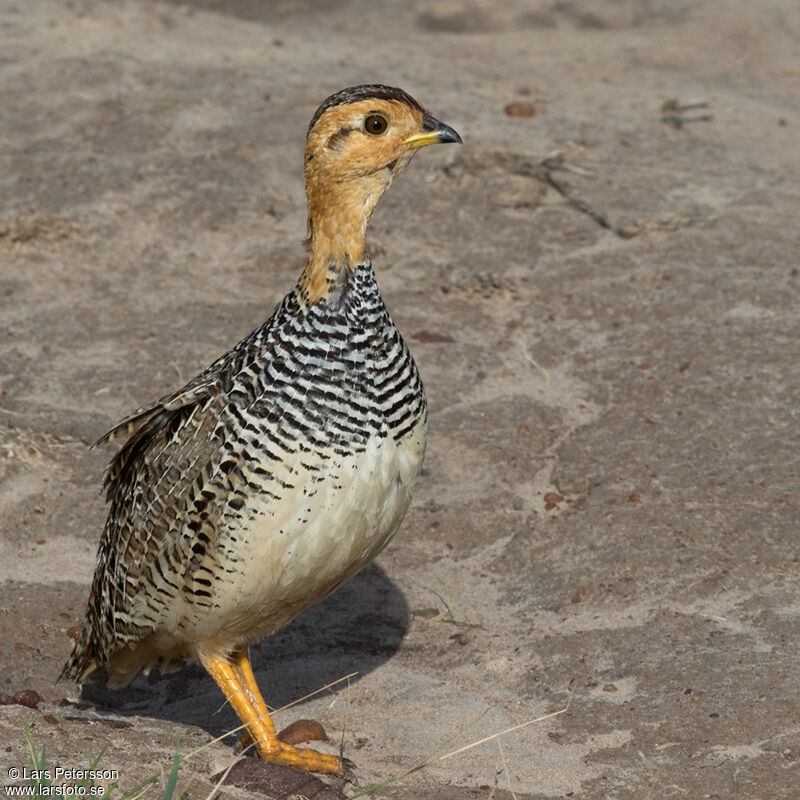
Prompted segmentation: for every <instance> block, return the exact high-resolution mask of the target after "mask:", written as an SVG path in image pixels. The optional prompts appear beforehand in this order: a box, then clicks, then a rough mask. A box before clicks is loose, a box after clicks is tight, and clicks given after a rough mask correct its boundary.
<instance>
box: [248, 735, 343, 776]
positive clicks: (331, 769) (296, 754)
mask: <svg viewBox="0 0 800 800" xmlns="http://www.w3.org/2000/svg"><path fill="white" fill-rule="evenodd" d="M256 748H257V749H258V754H259V755H260V756H261V758H263V759H264V761H268V762H269V763H270V764H285V765H286V766H289V767H294V768H295V769H301V770H303V772H318V773H320V774H322V775H338V776H339V777H343V776H344V764H343V763H342V759H341V758H339V756H332V755H328V754H327V753H319V752H317V751H316V750H307V749H305V748H301V747H295V746H294V745H291V744H285V743H284V742H281V741H279V740H278V739H270V740H267V741H264V740H261V741H259V742H256Z"/></svg>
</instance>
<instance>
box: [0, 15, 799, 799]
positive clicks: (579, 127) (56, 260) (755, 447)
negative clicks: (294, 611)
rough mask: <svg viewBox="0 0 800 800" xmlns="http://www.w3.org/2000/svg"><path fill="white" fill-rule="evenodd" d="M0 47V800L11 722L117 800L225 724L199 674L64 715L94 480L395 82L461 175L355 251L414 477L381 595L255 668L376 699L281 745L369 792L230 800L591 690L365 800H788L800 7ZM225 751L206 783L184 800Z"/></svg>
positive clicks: (793, 763) (302, 21)
mask: <svg viewBox="0 0 800 800" xmlns="http://www.w3.org/2000/svg"><path fill="white" fill-rule="evenodd" d="M0 9H1V10H2V13H1V14H0V203H1V206H0V307H2V317H0V330H1V332H0V533H1V537H0V665H2V671H1V672H0V695H14V694H15V693H16V692H19V691H21V690H25V689H31V690H35V691H36V692H38V694H39V695H40V696H41V698H42V699H41V702H40V703H39V704H38V707H37V708H28V707H25V706H21V705H4V706H2V707H0V745H2V746H0V785H4V784H11V783H13V781H12V780H10V778H9V772H8V771H9V769H12V768H14V767H20V768H21V767H23V766H27V764H28V756H27V749H26V743H25V734H24V725H25V723H27V724H28V725H30V727H31V731H32V735H33V738H34V740H35V742H36V743H37V745H38V746H45V747H46V751H47V759H48V763H49V764H51V765H57V764H58V765H61V766H64V767H73V768H77V767H86V766H88V764H89V762H90V761H91V760H92V759H93V758H94V757H95V756H97V754H98V753H99V752H100V750H101V749H102V748H103V747H107V749H106V751H105V753H104V755H103V757H102V760H101V764H100V766H104V767H106V768H109V769H116V770H118V771H119V774H120V782H121V784H122V787H123V788H124V789H130V788H132V787H133V786H135V785H136V783H138V782H139V781H140V780H141V779H143V778H144V777H147V776H148V775H150V774H152V773H153V772H154V771H156V770H157V769H158V768H159V767H160V766H161V765H162V764H165V763H168V762H169V760H170V758H171V756H172V755H173V754H174V752H175V747H176V737H179V738H180V748H181V752H182V753H186V752H189V751H193V750H195V749H196V748H198V747H200V746H201V745H204V744H206V743H208V742H209V741H210V740H211V739H212V738H213V737H216V736H221V735H223V734H224V733H225V732H226V731H228V730H230V729H231V728H233V727H234V725H235V724H236V721H235V717H234V715H233V713H232V711H231V710H230V709H229V708H227V707H224V706H223V702H222V697H221V695H220V694H219V692H218V691H217V689H216V687H215V686H214V685H213V683H212V682H211V680H210V679H209V678H208V677H206V676H205V675H204V674H203V673H202V671H201V670H200V669H199V668H197V667H189V668H188V669H186V670H184V671H183V672H180V673H176V674H174V675H170V676H166V677H164V678H159V677H156V676H153V677H152V678H151V679H149V680H148V679H145V678H142V677H140V678H139V679H137V681H136V682H135V683H134V684H133V685H132V686H131V687H129V688H127V689H125V690H123V691H119V692H113V691H110V690H106V689H102V688H100V687H96V686H87V687H85V688H84V690H83V694H82V695H81V694H80V691H79V689H78V687H75V686H74V685H71V684H55V679H56V677H57V675H58V673H59V670H60V668H61V665H62V663H63V662H64V660H65V658H66V657H67V654H68V652H69V649H70V639H69V638H68V636H67V633H66V631H67V629H69V628H71V627H72V626H75V625H77V624H79V623H80V621H81V617H82V614H83V607H84V603H85V601H86V597H87V592H88V585H89V582H90V578H91V573H92V568H93V563H94V554H95V547H96V544H97V541H98V538H99V534H100V531H101V527H102V523H103V519H104V513H105V512H104V506H103V503H102V498H101V497H100V494H99V485H100V481H101V477H102V472H103V469H104V466H105V464H106V462H107V461H108V459H109V458H110V455H111V453H112V452H113V449H112V448H110V447H109V448H102V449H98V450H93V451H90V450H89V449H88V445H89V444H90V443H91V442H92V441H93V440H94V439H96V438H97V437H98V436H99V435H100V434H101V433H103V432H104V431H105V430H106V429H107V428H108V427H109V426H110V425H111V424H112V423H113V422H115V421H116V420H117V419H119V418H120V417H122V416H123V415H125V414H126V413H127V412H129V411H130V410H132V409H133V408H135V407H136V406H138V405H140V404H142V403H144V402H146V401H148V400H150V399H152V398H154V397H156V396H159V395H160V394H162V393H165V392H167V391H168V390H171V389H173V388H176V387H177V386H179V385H180V384H181V383H182V382H183V381H185V380H187V379H188V378H190V377H192V376H193V375H194V374H195V373H196V371H198V370H200V369H201V368H202V367H204V366H205V365H206V364H208V363H209V362H210V361H211V360H212V359H214V358H215V357H216V356H217V355H219V354H220V353H221V352H223V351H224V350H226V349H228V348H229V347H230V346H231V345H233V344H234V343H235V342H237V341H238V340H239V338H241V337H242V336H244V335H245V334H247V333H248V332H249V331H250V330H251V329H252V328H254V327H255V326H256V325H258V324H259V323H260V322H261V321H262V320H263V319H265V318H266V317H267V316H268V315H269V314H270V313H271V311H272V308H273V306H274V304H275V303H276V302H277V301H278V300H279V299H280V298H281V297H282V296H283V294H284V293H285V292H286V291H287V290H288V288H289V287H290V286H291V285H292V283H293V281H294V280H295V278H296V275H297V274H298V272H299V269H300V266H301V264H302V259H303V251H302V245H301V242H302V239H303V236H304V225H305V209H304V194H303V185H302V150H303V137H304V133H305V128H306V125H307V123H308V120H309V119H310V117H311V115H312V113H313V111H314V109H315V108H316V106H317V104H318V103H319V102H320V101H321V100H322V99H323V98H324V97H325V96H326V95H328V94H329V93H331V92H333V91H335V90H337V89H339V88H341V87H343V86H347V85H352V84H356V83H364V82H384V83H390V84H394V85H399V86H402V87H403V88H405V89H406V90H408V91H409V92H411V93H412V94H413V95H415V96H416V97H417V98H418V99H420V100H421V101H422V102H423V103H425V104H426V105H427V106H428V107H429V108H430V110H431V111H432V112H433V113H434V114H435V115H436V116H437V117H439V118H440V119H442V120H443V121H445V122H447V123H449V124H451V125H452V126H453V127H455V128H456V129H457V130H458V131H459V132H460V133H461V134H462V136H463V138H464V146H463V147H462V148H456V147H447V148H444V147H443V148H438V149H437V148H430V149H426V150H424V151H423V152H421V153H420V154H419V155H418V156H417V158H416V160H415V161H414V163H413V164H412V165H411V166H410V167H409V168H408V170H407V171H406V173H405V174H404V175H403V176H402V177H401V178H400V179H399V180H398V181H397V182H396V183H395V185H394V186H393V187H392V189H391V191H390V192H389V193H388V195H387V196H386V198H385V199H384V201H383V203H382V205H381V207H380V208H379V210H378V212H377V214H376V218H375V220H374V224H373V228H372V236H371V246H372V248H371V249H372V253H373V260H374V262H375V267H376V271H377V273H378V278H379V281H380V283H381V286H382V289H383V292H384V296H385V299H386V302H387V305H388V306H389V308H390V310H391V312H392V314H393V316H394V318H395V321H396V322H397V324H398V326H399V327H400V329H401V330H402V331H403V333H404V335H405V336H406V339H407V341H408V342H409V345H410V347H411V348H412V350H413V352H414V355H415V357H416V359H417V362H418V364H419V366H420V369H421V372H422V375H423V378H424V380H425V383H426V387H427V391H428V397H429V403H430V409H431V417H430V429H431V439H430V443H429V448H428V456H427V461H426V466H425V470H424V473H423V477H422V480H421V482H420V485H419V487H418V490H417V492H416V497H415V500H414V503H413V504H412V507H411V510H410V512H409V514H408V516H407V518H406V521H405V523H404V524H403V526H402V528H401V531H400V533H399V534H398V536H397V537H396V539H395V540H394V541H393V542H392V543H391V544H390V546H389V547H388V549H387V550H386V551H385V552H384V554H383V555H382V556H381V557H380V558H379V559H378V561H377V563H376V565H375V566H373V567H371V568H369V569H368V570H367V571H366V572H365V573H364V574H362V575H361V576H359V577H358V578H356V579H354V580H353V581H352V582H351V583H350V584H349V585H347V586H345V587H344V588H343V589H342V590H341V591H340V592H339V593H338V594H337V595H335V596H333V597H331V598H329V599H328V600H327V601H326V602H325V603H323V604H322V605H320V606H319V607H317V608H314V609H311V610H310V611H308V612H306V614H304V615H303V616H302V617H300V618H299V619H298V620H296V621H295V622H294V623H293V624H292V625H291V626H289V627H288V628H286V629H285V630H284V631H282V632H281V633H279V634H278V635H276V636H275V637H273V639H271V640H269V641H266V642H264V643H263V644H261V645H260V646H258V647H257V648H254V651H253V660H254V664H255V669H256V674H257V677H258V679H259V682H260V684H261V686H262V688H263V690H264V694H265V696H266V698H267V700H268V702H269V703H270V704H271V705H273V706H282V705H284V704H286V703H290V702H292V701H294V700H297V699H298V698H301V697H303V696H304V695H306V694H308V693H309V692H312V691H314V690H316V689H318V688H320V687H322V686H324V685H326V684H328V683H329V682H331V681H335V680H336V679H338V678H341V677H342V676H345V675H347V674H349V673H354V672H355V673H358V674H357V675H355V676H353V677H351V678H350V679H349V681H344V682H341V683H339V684H337V685H336V686H335V687H333V688H332V689H329V690H326V691H324V692H322V693H321V694H319V695H317V696H315V697H314V698H312V699H310V700H306V701H303V702H302V703H300V704H298V705H297V706H296V707H294V708H292V709H289V710H287V711H284V712H282V713H281V714H280V715H279V724H287V723H288V722H290V721H291V720H293V719H295V718H297V717H313V718H316V719H318V720H320V721H322V722H323V724H324V725H325V727H326V729H327V731H328V733H329V735H330V736H331V739H332V740H333V741H332V743H331V744H330V745H327V747H328V749H329V750H331V751H335V750H336V749H337V748H338V747H339V745H340V744H342V743H343V747H344V753H345V755H346V756H347V757H348V758H350V759H351V760H352V761H353V762H354V763H355V779H354V781H355V782H354V783H353V784H349V785H347V786H344V787H342V786H341V785H340V784H339V785H336V782H333V783H332V784H331V785H330V786H328V787H327V788H326V787H323V786H322V784H320V783H318V782H316V781H310V782H307V783H305V784H303V783H302V781H304V780H306V779H305V778H303V777H299V778H298V776H297V775H296V774H293V773H291V774H288V775H286V774H283V775H280V776H277V777H276V774H274V773H273V772H272V771H270V770H269V769H267V768H263V769H262V768H261V766H260V762H256V761H255V760H253V759H250V760H246V761H245V762H243V765H241V764H240V765H238V766H237V767H236V768H235V770H234V772H233V773H232V774H231V776H229V779H228V781H227V782H226V784H225V788H224V790H223V791H224V793H225V796H227V797H233V798H250V797H256V796H260V797H265V796H267V797H288V796H292V795H294V796H299V795H305V796H307V797H317V798H319V799H320V800H321V799H322V798H328V797H331V798H332V797H339V796H342V795H341V793H340V792H341V791H343V792H344V793H351V794H352V793H354V792H355V791H356V788H355V787H360V788H364V787H367V786H369V785H370V784H371V783H374V782H376V781H379V780H382V779H386V778H390V777H392V776H394V775H397V774H399V773H401V772H403V771H405V770H407V769H408V768H409V767H411V766H413V765H414V764H415V763H416V762H418V761H419V760H420V759H423V758H424V757H425V756H426V755H428V754H430V753H432V752H434V751H436V750H437V748H439V747H440V745H443V746H444V749H443V750H441V751H440V752H442V753H446V752H448V751H452V750H455V749H457V748H459V747H461V746H463V745H466V744H469V743H470V742H474V741H476V740H479V739H481V738H483V737H486V736H489V735H491V734H493V733H495V732H498V731H501V730H503V729H504V728H508V727H511V726H515V725H519V724H520V723H523V722H525V721H528V720H531V719H534V718H536V717H538V716H540V715H544V714H547V713H548V712H551V711H556V710H558V709H560V708H563V707H564V705H565V704H566V702H567V700H568V697H569V696H570V686H571V687H572V691H573V692H574V695H573V699H572V702H571V705H570V707H569V710H568V711H567V713H565V714H562V715H560V716H557V717H554V718H551V719H548V720H545V721H542V722H537V723H535V724H532V725H530V726H528V727H526V728H523V729H520V730H517V731H515V732H512V733H509V734H507V735H505V736H503V737H502V738H501V739H493V740H491V741H489V742H486V743H484V744H481V745H479V746H477V747H475V748H473V749H471V750H469V751H467V752H464V753H461V754H459V755H455V756H452V757H450V758H447V759H445V760H442V761H433V762H432V763H431V764H429V765H428V766H427V767H426V768H425V769H423V770H421V771H418V772H416V773H414V774H413V775H410V776H408V777H406V778H404V779H403V780H402V781H400V782H398V783H396V784H394V785H392V786H390V787H388V788H386V789H382V790H379V791H376V792H375V793H374V796H376V797H394V798H400V797H402V798H426V800H431V799H433V800H437V799H438V800H450V799H451V798H452V799H453V800H462V799H464V798H485V800H490V799H491V798H497V800H500V798H510V797H511V796H512V795H511V792H512V791H513V793H514V794H515V796H516V797H517V798H519V799H520V800H522V798H528V799H529V800H530V799H531V798H537V800H538V799H539V798H552V797H569V798H575V799H576V800H600V799H601V798H602V799H603V800H605V799H606V798H614V799H617V798H618V799H619V800H623V799H625V798H637V799H641V800H644V799H645V798H652V799H653V800H657V799H658V798H716V799H717V800H723V799H727V798H736V799H737V800H738V799H739V798H741V799H742V800H748V799H751V798H752V800H784V799H786V798H796V797H798V796H800V695H799V694H798V685H800V659H798V656H797V652H798V647H799V646H800V627H799V625H798V623H799V622H800V600H799V599H798V587H800V537H799V535H798V522H799V521H800V520H799V519H798V505H799V504H800V493H799V492H798V474H800V458H799V456H798V454H799V453H800V450H799V449H798V448H799V446H800V428H799V427H798V425H799V423H800V420H798V414H800V324H799V322H798V320H800V316H799V312H800V304H799V303H798V294H799V293H800V275H799V274H798V268H799V267H800V225H798V212H799V211H800V188H798V187H800V94H799V93H798V91H797V88H798V86H800V44H798V43H800V14H798V10H797V5H796V3H794V2H793V1H792V0H768V1H767V2H763V3H758V4H756V3H752V2H747V0H699V1H698V0H694V1H693V2H688V0H686V1H684V0H673V1H672V2H667V1H666V0H665V1H664V2H660V1H659V0H628V2H623V0H617V2H613V1H612V0H607V2H599V3H589V2H581V0H574V1H570V0H567V1H566V2H560V1H559V2H555V1H554V0H541V1H540V2H537V0H530V2H522V1H521V0H515V1H514V2H508V3H502V4H493V3H489V2H469V0H453V1H452V2H446V3H445V2H442V3H438V2H430V0H429V1H428V2H424V1H423V2H409V3H404V4H401V3H389V2H384V3H377V2H368V1H367V0H350V1H349V2H342V3H336V2H332V0H317V2H304V3H301V2H297V3H294V2H289V0H282V1H281V2H274V3H268V2H261V1H260V0H231V1H230V2H224V1H223V0H202V2H201V1H200V0H195V2H188V3H181V4H178V3H168V2H134V0H121V2H113V3H111V2H98V1H97V0H67V2H56V0H35V2H26V0H0ZM697 99H700V100H704V101H707V104H708V105H707V106H700V107H695V108H689V109H681V106H684V105H686V104H687V103H689V102H690V101H693V100H697ZM668 101H672V102H671V103H670V102H668ZM665 102H667V106H666V107H664V103H665ZM508 104H516V106H517V107H516V108H514V107H512V108H510V109H509V111H510V112H511V113H508V111H506V106H507V105H508ZM481 715H482V716H481ZM476 719H477V721H476ZM234 740H235V737H231V736H229V737H228V738H227V739H224V740H222V741H220V742H217V743H214V744H212V745H210V746H208V747H206V748H205V749H203V750H201V751H200V752H199V753H197V754H196V755H194V756H193V757H192V758H191V759H190V760H189V761H188V762H186V763H185V764H184V765H183V766H182V767H181V770H180V786H181V788H182V790H184V791H185V792H186V793H187V794H188V796H189V797H190V798H192V800H198V798H203V797H206V795H207V794H208V792H209V791H210V789H211V786H212V783H213V777H212V776H214V775H216V774H218V773H219V772H220V771H221V770H223V769H225V768H226V767H227V766H230V764H231V763H233V761H234V758H235V752H234ZM324 746H325V745H323V747H324ZM270 781H272V783H270ZM298 781H300V782H299V783H298ZM329 783H330V782H329ZM270 786H272V787H273V788H270ZM153 791H154V792H155V790H153Z"/></svg>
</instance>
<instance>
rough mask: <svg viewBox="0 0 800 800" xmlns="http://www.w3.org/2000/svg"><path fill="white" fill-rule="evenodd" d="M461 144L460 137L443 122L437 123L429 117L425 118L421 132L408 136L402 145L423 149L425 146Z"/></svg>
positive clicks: (436, 120) (437, 121)
mask: <svg viewBox="0 0 800 800" xmlns="http://www.w3.org/2000/svg"><path fill="white" fill-rule="evenodd" d="M448 143H453V144H461V137H460V136H459V135H458V134H457V133H456V132H455V131H454V130H453V129H452V128H451V127H450V126H449V125H445V124H444V122H439V120H438V119H434V118H433V117H431V116H427V117H425V119H424V121H423V123H422V131H421V132H420V133H415V134H414V135H413V136H409V137H408V139H406V140H405V141H404V142H403V144H405V145H408V147H412V148H414V149H416V148H417V147H425V145H426V144H448Z"/></svg>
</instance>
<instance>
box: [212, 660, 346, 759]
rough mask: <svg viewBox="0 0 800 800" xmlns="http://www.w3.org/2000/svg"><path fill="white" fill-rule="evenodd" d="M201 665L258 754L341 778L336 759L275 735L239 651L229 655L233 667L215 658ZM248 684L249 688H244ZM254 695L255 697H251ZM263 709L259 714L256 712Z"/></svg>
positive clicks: (247, 666) (251, 673)
mask: <svg viewBox="0 0 800 800" xmlns="http://www.w3.org/2000/svg"><path fill="white" fill-rule="evenodd" d="M201 662H202V664H203V666H204V667H205V668H206V670H208V673H209V675H211V677H212V678H213V679H214V680H215V681H216V683H217V686H219V688H220V689H222V693H223V694H224V695H225V697H226V698H227V699H228V702H229V703H230V704H231V706H233V710H234V711H235V712H236V715H237V716H238V717H239V719H240V720H241V721H242V722H243V723H245V725H247V729H248V730H249V732H250V736H252V738H253V741H254V742H255V743H256V747H257V748H258V753H259V755H260V756H261V757H262V758H263V759H264V760H265V761H269V762H271V763H273V764H287V765H288V766H290V767H296V768H297V769H302V770H303V771H305V772H320V773H324V774H327V775H342V774H343V769H342V762H341V759H339V758H338V757H337V756H331V755H327V754H326V753H318V752H317V751H316V750H306V749H300V748H298V747H294V746H292V745H289V744H285V743H284V742H282V741H280V740H279V739H278V737H277V736H276V735H275V725H274V724H273V722H272V719H271V718H270V716H269V713H267V706H266V703H264V700H263V699H262V698H261V693H260V692H259V691H258V686H257V685H256V681H255V677H254V676H253V670H252V669H251V667H250V662H249V661H248V660H247V656H246V655H245V654H244V653H243V652H242V651H237V652H236V653H234V655H233V662H234V663H233V665H231V664H229V663H228V662H227V661H223V660H220V659H216V658H209V657H204V658H201ZM248 684H249V685H248ZM253 695H255V696H253ZM260 708H263V712H262V711H260Z"/></svg>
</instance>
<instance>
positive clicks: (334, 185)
mask: <svg viewBox="0 0 800 800" xmlns="http://www.w3.org/2000/svg"><path fill="white" fill-rule="evenodd" d="M447 142H457V143H460V142H461V137H460V136H459V135H458V134H457V133H456V132H455V131H454V130H453V129H452V128H451V127H450V126H449V125H445V124H444V123H442V122H439V121H438V120H437V119H435V118H434V117H432V116H431V115H430V114H428V112H427V111H426V110H425V109H424V108H423V107H422V106H421V105H420V104H419V103H418V102H417V101H416V100H415V99H414V98H413V97H411V95H409V94H407V93H406V92H404V91H403V90H402V89H396V88H393V87H391V86H382V85H378V84H369V85H364V86H353V87H351V88H349V89H343V90H342V91H340V92H337V93H336V94H333V95H331V96H330V97H329V98H327V100H325V101H324V102H323V103H322V105H321V106H320V107H319V108H318V109H317V111H316V113H315V114H314V117H313V118H312V120H311V124H310V125H309V127H308V134H307V137H306V152H305V175H306V194H307V196H308V232H309V246H310V249H311V253H312V261H316V262H318V263H319V264H320V268H322V265H323V264H324V263H331V262H333V263H334V264H336V265H342V264H345V263H349V264H350V265H351V266H355V264H357V263H359V260H360V259H361V258H362V257H363V255H364V251H365V234H366V228H367V225H368V223H369V220H370V218H371V216H372V212H373V210H374V209H375V206H376V204H377V202H378V200H379V199H380V197H381V195H382V194H383V193H384V192H385V191H386V189H387V188H388V186H389V185H390V184H391V182H392V179H393V178H394V176H395V175H396V174H397V173H398V172H399V171H400V170H401V169H402V168H403V167H404V166H405V165H406V164H408V162H409V161H410V160H411V158H412V157H413V155H414V153H415V152H416V151H417V150H418V149H419V148H420V147H424V146H425V145H428V144H444V143H447Z"/></svg>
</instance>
